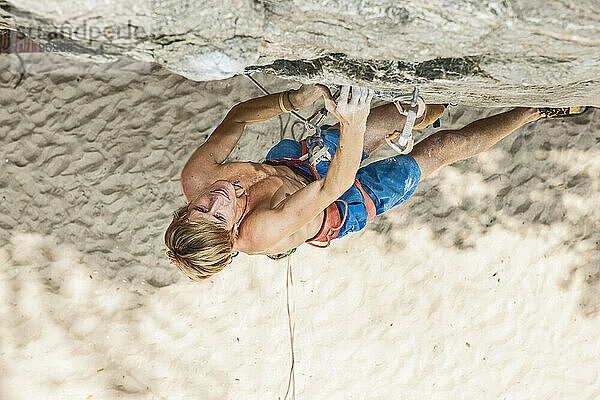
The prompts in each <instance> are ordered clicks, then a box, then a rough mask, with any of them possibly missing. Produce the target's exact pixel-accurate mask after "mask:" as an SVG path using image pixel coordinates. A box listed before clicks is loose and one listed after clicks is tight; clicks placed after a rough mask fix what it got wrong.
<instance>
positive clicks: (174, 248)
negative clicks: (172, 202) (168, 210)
mask: <svg viewBox="0 0 600 400" xmlns="http://www.w3.org/2000/svg"><path fill="white" fill-rule="evenodd" d="M188 216H189V210H188V205H185V206H183V207H181V208H180V209H179V210H177V211H175V212H174V213H173V221H172V222H171V224H170V225H169V227H168V228H167V231H166V232H165V244H166V245H167V247H168V248H169V250H168V251H167V257H169V259H170V260H171V262H172V263H174V264H175V265H177V267H179V269H180V270H181V271H183V273H184V274H186V275H187V276H188V277H189V278H190V279H191V280H193V281H197V282H199V281H201V280H203V279H206V278H210V277H211V276H212V275H214V274H216V273H217V272H219V271H221V270H222V269H223V268H225V266H226V265H227V264H229V262H230V261H231V257H232V253H233V242H234V240H235V234H234V231H233V229H232V230H231V231H228V230H226V229H223V228H221V227H219V226H218V225H217V224H215V223H214V222H211V221H208V220H205V219H200V220H198V221H189V220H188Z"/></svg>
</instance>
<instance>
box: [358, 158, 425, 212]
mask: <svg viewBox="0 0 600 400" xmlns="http://www.w3.org/2000/svg"><path fill="white" fill-rule="evenodd" d="M356 177H357V178H358V180H359V181H360V183H361V184H362V186H363V188H364V189H365V191H366V192H367V193H368V194H369V196H370V197H371V198H372V199H373V202H374V203H375V208H376V209H377V215H379V214H381V213H383V212H385V211H387V210H389V209H391V208H393V207H396V206H398V205H400V204H401V203H403V202H405V201H406V200H408V198H409V197H410V196H411V195H412V194H413V193H414V191H415V189H416V188H417V185H418V184H419V181H420V178H421V170H420V167H419V165H418V163H417V162H416V160H415V159H414V158H413V157H411V156H410V155H404V154H400V155H397V156H394V157H389V158H386V159H384V160H379V161H376V162H374V163H371V164H369V165H367V166H365V167H362V168H360V169H359V170H358V172H357V174H356Z"/></svg>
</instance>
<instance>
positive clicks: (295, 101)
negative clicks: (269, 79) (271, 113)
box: [283, 89, 304, 110]
mask: <svg viewBox="0 0 600 400" xmlns="http://www.w3.org/2000/svg"><path fill="white" fill-rule="evenodd" d="M283 97H284V101H285V108H287V109H288V110H294V109H295V110H299V109H301V108H304V107H303V106H302V101H301V99H299V98H298V90H296V89H290V90H288V91H287V94H286V95H284V96H283Z"/></svg>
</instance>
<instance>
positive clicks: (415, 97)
mask: <svg viewBox="0 0 600 400" xmlns="http://www.w3.org/2000/svg"><path fill="white" fill-rule="evenodd" d="M406 97H407V95H398V96H396V98H394V100H393V102H394V105H395V106H396V108H397V109H398V112H399V113H400V114H402V115H404V116H406V122H405V123H404V128H402V131H399V130H395V131H394V132H393V133H391V134H390V135H388V136H387V137H386V138H385V142H386V143H387V144H388V145H389V146H390V147H391V148H392V149H394V150H395V151H396V152H397V153H400V154H408V153H410V152H411V151H412V149H413V146H414V143H415V141H414V138H413V134H412V131H413V128H414V126H415V121H416V120H417V118H420V117H421V116H423V114H424V113H425V101H424V100H423V98H421V96H419V88H418V87H417V86H415V87H414V88H413V92H412V94H411V95H410V107H411V108H410V109H409V110H408V111H407V110H405V109H404V107H403V106H402V103H401V101H402V100H406ZM414 107H417V111H415V110H414ZM396 138H398V140H397V143H394V142H393V140H394V139H396Z"/></svg>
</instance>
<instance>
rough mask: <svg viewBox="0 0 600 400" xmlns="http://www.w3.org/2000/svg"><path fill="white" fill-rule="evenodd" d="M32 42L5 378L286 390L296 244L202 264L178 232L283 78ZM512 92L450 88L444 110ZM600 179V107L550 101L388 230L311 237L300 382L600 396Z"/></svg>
mask: <svg viewBox="0 0 600 400" xmlns="http://www.w3.org/2000/svg"><path fill="white" fill-rule="evenodd" d="M23 58H24V60H25V64H26V67H27V69H28V74H27V75H26V77H25V79H24V81H23V82H22V83H21V85H20V86H19V87H18V88H17V89H13V88H12V86H13V84H14V82H15V79H16V77H15V71H16V58H15V57H14V56H12V55H11V56H2V57H0V85H1V87H0V161H1V164H0V198H1V202H0V304H2V306H1V307H0V360H1V362H0V399H2V400H5V399H6V400H13V399H14V400H20V399H24V400H26V399H27V400H28V399H88V396H90V395H91V396H92V397H90V399H91V400H94V399H116V398H120V399H169V400H170V399H202V400H212V399H215V400H216V399H219V400H221V399H277V398H281V399H283V395H284V394H285V389H286V386H287V379H288V372H289V367H290V350H289V336H288V320H287V311H286V298H285V293H286V292H285V282H286V265H287V264H286V262H285V261H284V262H273V261H271V260H269V259H268V258H266V257H262V256H260V257H259V256H253V257H249V256H245V255H240V256H238V257H237V258H236V259H235V262H234V263H233V264H232V265H230V266H228V267H227V268H226V269H225V270H223V271H222V272H221V273H219V274H217V275H215V276H214V277H213V278H211V279H210V280H208V281H206V282H203V283H193V282H190V281H189V280H188V279H187V278H185V277H184V276H183V274H182V273H180V272H179V270H177V269H176V268H175V267H174V266H173V265H170V264H169V263H168V260H167V258H166V257H165V256H164V252H165V250H166V248H165V246H164V244H163V241H162V235H163V233H164V230H165V228H166V226H167V225H168V223H169V222H170V218H171V213H172V212H173V211H174V210H175V209H176V208H177V207H179V206H181V205H183V204H184V197H183V195H182V193H181V187H180V183H179V174H180V172H181V170H182V168H183V165H184V163H185V161H186V160H187V157H189V155H190V154H191V153H192V152H193V151H194V150H195V148H196V147H197V146H198V145H199V144H201V143H202V142H203V141H204V140H205V139H206V137H207V135H208V134H209V133H210V132H211V131H212V129H213V128H214V127H215V126H216V124H217V123H219V122H220V121H221V119H222V118H223V117H224V115H225V113H226V112H227V111H228V109H229V108H230V107H231V106H233V105H234V104H236V103H237V102H240V101H243V100H247V99H250V98H252V97H256V96H258V95H259V94H260V93H259V91H258V90H257V89H256V88H255V87H254V86H253V85H252V84H251V83H250V82H249V81H248V80H245V79H244V78H243V77H239V76H238V77H234V78H230V79H227V80H223V81H213V82H192V81H188V80H186V79H184V78H182V77H180V76H176V75H173V74H171V73H169V72H167V71H165V70H163V69H162V68H160V67H157V66H155V65H150V64H143V63H141V62H130V63H127V62H125V61H120V62H118V63H116V64H105V65H93V64H86V63H79V62H75V61H69V60H67V59H64V58H60V57H59V56H56V55H48V54H27V55H23ZM255 76H256V77H257V79H259V80H260V81H261V82H262V83H263V84H264V85H265V86H266V87H267V88H268V89H270V90H272V91H280V90H284V89H287V88H292V87H298V86H299V84H295V83H294V82H291V81H287V80H285V81H284V80H281V79H276V78H273V77H269V76H267V75H261V74H256V75H255ZM320 104H322V103H318V105H320ZM500 111H502V109H490V108H472V107H468V108H467V107H461V106H458V107H450V108H449V110H448V112H447V114H446V115H445V116H444V117H443V118H442V121H441V122H442V127H443V128H454V127H461V126H464V125H466V124H468V123H469V122H472V121H473V120H475V119H477V118H480V117H484V116H487V115H492V114H495V113H498V112H500ZM303 114H304V115H310V110H305V111H303ZM287 118H288V117H287V116H286V117H283V118H282V119H279V118H274V119H272V120H270V121H267V122H264V123H260V124H256V125H253V126H250V127H247V128H246V133H245V135H244V136H243V138H242V139H241V141H240V143H239V146H238V148H236V150H235V151H234V153H233V156H232V159H235V160H254V161H258V160H261V159H264V155H265V154H266V151H267V150H268V148H269V147H270V146H272V145H273V144H274V143H276V142H277V141H279V140H280V137H281V133H282V129H281V126H282V125H280V124H283V125H285V122H286V120H287ZM292 122H293V121H292ZM328 122H334V120H332V119H329V120H328ZM291 128H292V124H291V123H289V124H288V125H287V127H286V129H285V131H284V132H283V133H284V135H285V137H288V138H289V137H292V136H295V137H300V136H302V135H303V127H302V126H301V125H294V126H293V132H292V130H291ZM433 131H434V130H433V128H427V129H426V130H425V131H422V132H421V133H418V134H417V138H421V137H423V136H424V135H426V134H429V133H431V132H433ZM389 155H391V153H389V152H387V151H383V152H382V153H381V154H380V155H379V158H381V157H384V156H389ZM599 199H600V111H598V110H592V111H590V112H588V113H587V114H585V115H584V116H581V117H577V118H573V119H569V120H556V121H538V122H535V123H532V124H529V125H527V126H525V127H523V128H521V129H520V130H519V131H517V132H516V133H514V134H513V135H511V136H509V137H507V138H505V139H504V140H502V141H501V142H500V143H498V144H497V145H496V146H494V147H493V148H492V149H491V150H489V151H488V152H485V153H483V154H481V155H479V156H477V157H476V158H473V159H470V160H466V161H462V162H458V163H455V164H453V165H451V166H447V167H445V168H443V169H442V170H440V171H438V172H436V173H435V174H434V175H432V176H431V177H430V178H429V179H428V180H426V181H424V182H422V183H421V184H420V185H419V188H418V189H417V191H416V193H415V194H414V196H413V197H412V198H411V199H410V200H409V201H408V202H407V203H405V204H404V205H403V206H401V207H399V208H397V209H394V210H392V211H390V212H388V213H386V214H384V215H383V216H380V217H378V218H377V219H376V221H375V222H373V223H372V224H370V225H369V226H368V228H367V229H366V230H364V231H362V232H359V233H355V234H351V235H349V236H347V237H346V238H344V239H341V240H339V241H336V242H334V243H333V245H332V246H331V247H330V248H329V249H327V250H319V249H314V248H310V247H308V246H304V247H302V248H300V249H299V250H298V251H297V252H296V253H295V254H294V255H293V256H292V258H291V263H292V270H293V274H294V286H293V288H292V289H293V304H294V305H295V313H294V320H295V326H296V332H295V343H294V346H295V362H296V364H295V377H296V397H297V398H298V399H381V400H384V399H415V400H420V399H590V400H593V399H598V398H600V377H599V371H600V339H599V338H600V223H599V221H600V200H599Z"/></svg>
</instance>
